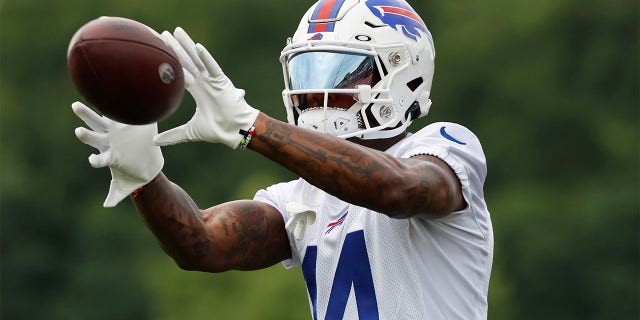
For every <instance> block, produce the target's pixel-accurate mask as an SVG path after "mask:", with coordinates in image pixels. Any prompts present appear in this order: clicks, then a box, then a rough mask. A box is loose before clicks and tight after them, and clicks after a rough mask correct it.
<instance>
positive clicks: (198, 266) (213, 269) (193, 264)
mask: <svg viewBox="0 0 640 320" xmlns="http://www.w3.org/2000/svg"><path fill="white" fill-rule="evenodd" d="M173 260H174V262H175V263H176V265H177V266H178V267H179V268H180V269H182V270H185V271H199V272H209V273H220V272H225V271H229V269H228V268H225V267H223V266H222V265H221V264H216V263H203V262H202V261H201V260H199V259H175V258H174V259H173Z"/></svg>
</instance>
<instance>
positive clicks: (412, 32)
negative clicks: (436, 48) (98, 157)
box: [366, 0, 431, 42]
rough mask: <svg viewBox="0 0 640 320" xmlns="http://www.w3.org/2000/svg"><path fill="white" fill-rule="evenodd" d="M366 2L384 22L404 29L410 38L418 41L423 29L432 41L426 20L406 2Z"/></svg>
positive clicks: (386, 0)
mask: <svg viewBox="0 0 640 320" xmlns="http://www.w3.org/2000/svg"><path fill="white" fill-rule="evenodd" d="M366 4H367V7H369V10H371V12H373V14H374V15H375V16H376V17H378V18H380V20H382V22H383V23H385V24H387V25H389V26H390V27H392V28H394V29H396V30H398V31H402V33H404V35H405V36H407V37H408V38H410V39H412V40H414V41H417V40H418V38H419V37H422V35H421V34H420V32H419V31H422V32H423V33H424V34H426V35H427V37H429V41H430V42H431V34H430V33H429V30H427V26H426V25H425V23H424V21H422V19H421V18H420V16H418V14H417V13H416V12H415V11H414V10H413V8H411V6H409V4H407V3H406V2H404V1H398V0H368V1H367V2H366Z"/></svg>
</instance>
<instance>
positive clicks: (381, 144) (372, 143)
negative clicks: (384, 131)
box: [347, 131, 407, 151]
mask: <svg viewBox="0 0 640 320" xmlns="http://www.w3.org/2000/svg"><path fill="white" fill-rule="evenodd" d="M406 136H407V132H406V131H405V132H403V133H401V134H399V135H397V136H395V137H392V138H385V139H368V140H364V139H360V138H349V139H347V140H349V141H351V142H353V143H357V144H359V145H361V146H364V147H368V148H371V149H376V150H380V151H385V150H387V149H389V148H391V147H392V146H393V145H394V144H396V143H398V141H400V140H402V139H404V138H405V137H406Z"/></svg>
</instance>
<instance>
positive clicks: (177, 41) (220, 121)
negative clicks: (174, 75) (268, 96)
mask: <svg viewBox="0 0 640 320" xmlns="http://www.w3.org/2000/svg"><path fill="white" fill-rule="evenodd" d="M162 39H163V40H164V41H165V42H166V43H167V44H168V45H169V46H171V47H172V48H173V49H174V50H175V51H176V53H177V55H178V58H179V60H180V63H181V64H182V68H183V69H184V74H185V88H186V89H187V91H189V93H190V94H191V95H192V96H193V98H194V100H195V102H196V111H195V114H194V115H193V117H192V118H191V120H189V121H188V122H187V123H185V124H184V125H182V126H179V127H177V128H173V129H171V130H168V131H165V132H163V133H161V134H159V135H158V136H156V138H155V139H154V143H155V144H156V145H160V146H164V145H171V144H177V143H182V142H187V141H207V142H219V143H224V144H225V145H227V146H229V147H231V148H233V149H235V148H237V147H238V145H240V142H241V141H242V139H243V135H241V134H240V133H239V131H240V130H249V129H250V128H251V126H252V125H253V123H254V122H255V120H256V118H257V117H258V113H259V111H258V110H256V109H254V108H253V107H251V106H250V105H249V104H247V102H246V101H245V100H244V90H241V89H237V88H236V87H235V86H234V85H233V83H232V82H231V80H230V79H229V78H228V77H227V76H226V75H225V74H224V72H222V69H221V68H220V66H219V65H218V63H217V62H216V61H215V60H214V59H213V57H212V56H211V54H210V53H209V51H207V49H206V48H205V47H204V46H203V45H201V44H199V43H198V44H195V43H194V42H193V40H191V38H190V37H189V35H187V33H186V32H185V31H184V30H183V29H182V28H180V27H178V28H176V30H175V31H174V33H173V35H172V34H171V33H169V32H168V31H164V32H163V33H162Z"/></svg>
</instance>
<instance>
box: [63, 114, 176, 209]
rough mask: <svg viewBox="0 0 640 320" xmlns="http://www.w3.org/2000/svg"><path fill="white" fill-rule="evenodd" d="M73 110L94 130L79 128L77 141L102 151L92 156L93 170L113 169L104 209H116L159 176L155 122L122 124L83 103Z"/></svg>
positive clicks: (160, 161)
mask: <svg viewBox="0 0 640 320" xmlns="http://www.w3.org/2000/svg"><path fill="white" fill-rule="evenodd" d="M71 108H72V109H73V112H74V113H75V114H76V115H77V116H78V117H79V118H80V119H82V121H84V123H86V124H87V126H89V128H91V130H89V129H87V128H84V127H79V128H76V130H75V134H76V136H77V137H78V139H80V141H82V142H83V143H85V144H88V145H90V146H92V147H94V148H96V149H98V150H99V151H100V154H92V155H90V156H89V163H90V164H91V166H92V167H94V168H102V167H106V166H108V167H109V169H110V170H111V178H112V180H111V185H110V186H109V194H108V195H107V198H106V200H105V201H104V204H103V205H104V206H105V207H115V206H116V205H117V204H118V203H119V202H120V201H122V199H124V198H126V197H127V196H128V195H129V194H131V192H133V191H134V190H136V189H138V188H140V187H142V186H144V185H145V184H147V183H149V181H151V180H153V178H155V177H156V176H157V175H158V174H159V173H160V170H162V166H163V165H164V158H163V157H162V152H161V151H160V147H158V146H155V145H154V144H153V137H154V136H155V135H156V134H158V127H157V125H156V124H155V123H154V124H148V125H142V126H134V125H127V124H122V123H119V122H116V121H113V120H111V119H109V118H107V117H103V116H101V115H99V114H97V113H95V112H94V111H93V110H91V109H90V108H89V107H87V106H85V105H84V104H82V103H81V102H74V103H73V104H72V105H71Z"/></svg>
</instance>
